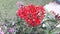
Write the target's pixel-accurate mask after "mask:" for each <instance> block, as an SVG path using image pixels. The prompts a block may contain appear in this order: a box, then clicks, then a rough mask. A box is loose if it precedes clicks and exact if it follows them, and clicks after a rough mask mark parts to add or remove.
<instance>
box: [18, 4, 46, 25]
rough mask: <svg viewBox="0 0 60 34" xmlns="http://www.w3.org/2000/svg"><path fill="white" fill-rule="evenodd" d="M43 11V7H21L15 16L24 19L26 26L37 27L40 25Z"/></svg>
mask: <svg viewBox="0 0 60 34" xmlns="http://www.w3.org/2000/svg"><path fill="white" fill-rule="evenodd" d="M44 14H45V10H44V8H43V6H34V5H29V6H23V7H22V8H21V9H18V11H17V15H18V16H19V17H20V18H22V19H24V20H25V21H26V23H27V24H29V25H31V26H38V25H39V24H41V22H42V20H43V18H44Z"/></svg>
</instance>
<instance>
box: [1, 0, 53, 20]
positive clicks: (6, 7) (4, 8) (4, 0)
mask: <svg viewBox="0 0 60 34" xmlns="http://www.w3.org/2000/svg"><path fill="white" fill-rule="evenodd" d="M19 1H22V2H23V3H24V4H25V5H29V4H31V3H33V4H34V5H45V4H48V3H49V2H52V1H53V0H0V13H2V16H1V17H2V18H4V17H6V16H3V15H4V14H5V13H6V14H7V15H8V17H11V16H12V15H15V14H16V11H17V9H18V8H17V7H18V6H17V5H16V3H17V2H19ZM0 19H1V18H0Z"/></svg>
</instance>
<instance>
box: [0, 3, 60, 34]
mask: <svg viewBox="0 0 60 34" xmlns="http://www.w3.org/2000/svg"><path fill="white" fill-rule="evenodd" d="M17 5H18V9H17V12H16V15H15V16H12V17H10V18H7V12H5V14H4V15H3V16H4V17H3V16H2V14H3V13H1V12H0V18H1V20H0V34H60V28H59V24H60V16H59V14H58V13H59V12H56V11H50V9H53V8H51V7H49V8H48V6H41V5H40V6H36V5H33V4H30V5H24V4H23V3H22V2H18V3H17ZM49 6H50V5H49ZM45 8H46V9H45ZM57 9H58V8H57ZM57 9H56V10H57ZM48 10H49V11H48ZM53 10H55V9H53ZM56 13H57V14H56Z"/></svg>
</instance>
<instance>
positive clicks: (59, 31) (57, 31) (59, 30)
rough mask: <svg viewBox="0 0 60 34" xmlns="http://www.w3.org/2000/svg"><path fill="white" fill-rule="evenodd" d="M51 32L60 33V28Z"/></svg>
mask: <svg viewBox="0 0 60 34" xmlns="http://www.w3.org/2000/svg"><path fill="white" fill-rule="evenodd" d="M51 32H52V34H56V33H60V28H55V29H53V30H52V31H51Z"/></svg>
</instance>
